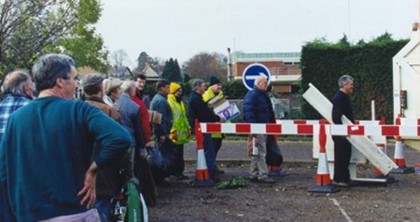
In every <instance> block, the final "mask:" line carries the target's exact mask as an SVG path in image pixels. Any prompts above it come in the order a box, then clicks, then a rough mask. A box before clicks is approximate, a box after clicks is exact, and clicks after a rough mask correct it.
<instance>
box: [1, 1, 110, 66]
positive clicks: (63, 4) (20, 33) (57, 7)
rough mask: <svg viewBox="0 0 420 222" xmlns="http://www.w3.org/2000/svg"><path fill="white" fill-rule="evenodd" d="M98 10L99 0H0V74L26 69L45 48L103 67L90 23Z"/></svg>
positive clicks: (100, 49)
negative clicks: (16, 69)
mask: <svg viewBox="0 0 420 222" xmlns="http://www.w3.org/2000/svg"><path fill="white" fill-rule="evenodd" d="M100 12H101V7H100V2H99V0H54V1H53V0H46V1H38V0H26V1H22V0H3V1H1V0H0V74H4V73H6V72H9V71H11V70H12V69H15V68H26V69H30V67H31V66H32V64H33V62H34V61H35V60H36V59H37V58H38V57H39V56H40V55H42V54H45V53H47V52H56V53H66V54H69V55H70V56H72V57H73V58H74V59H75V61H76V64H77V65H78V66H81V65H85V66H91V67H93V68H98V69H104V67H106V65H107V64H106V56H107V52H106V51H105V50H103V41H102V39H101V38H100V37H99V36H97V35H96V34H95V29H94V28H93V27H91V25H92V24H94V23H96V22H97V21H98V19H99V17H100Z"/></svg>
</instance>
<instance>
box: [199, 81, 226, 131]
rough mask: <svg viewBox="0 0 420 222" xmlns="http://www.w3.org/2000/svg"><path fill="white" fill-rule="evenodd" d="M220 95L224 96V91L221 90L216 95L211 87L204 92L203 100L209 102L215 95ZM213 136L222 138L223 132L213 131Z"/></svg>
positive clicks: (220, 96)
mask: <svg viewBox="0 0 420 222" xmlns="http://www.w3.org/2000/svg"><path fill="white" fill-rule="evenodd" d="M215 96H217V97H219V98H223V91H222V90H220V91H219V93H218V94H217V95H216V94H215V93H214V92H213V90H212V89H211V88H210V87H209V88H208V89H207V90H206V91H205V92H204V93H203V100H204V102H206V103H207V102H208V101H209V100H211V99H212V98H213V97H215ZM211 137H212V138H222V134H221V133H212V134H211Z"/></svg>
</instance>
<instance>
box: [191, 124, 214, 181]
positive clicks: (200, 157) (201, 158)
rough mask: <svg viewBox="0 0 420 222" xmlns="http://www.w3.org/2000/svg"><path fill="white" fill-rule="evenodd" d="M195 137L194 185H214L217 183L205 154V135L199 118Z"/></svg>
mask: <svg viewBox="0 0 420 222" xmlns="http://www.w3.org/2000/svg"><path fill="white" fill-rule="evenodd" d="M195 139H196V142H197V168H196V170H195V181H194V185H195V186H198V187H208V186H214V185H215V183H214V181H213V180H212V179H210V175H209V170H208V168H207V162H206V156H205V155H204V146H203V143H204V137H203V133H202V132H201V127H200V124H199V122H198V120H197V119H196V120H195Z"/></svg>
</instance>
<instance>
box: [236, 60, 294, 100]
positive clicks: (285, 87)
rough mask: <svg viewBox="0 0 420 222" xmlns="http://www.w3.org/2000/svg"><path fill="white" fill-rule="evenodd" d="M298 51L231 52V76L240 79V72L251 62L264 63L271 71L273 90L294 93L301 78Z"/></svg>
mask: <svg viewBox="0 0 420 222" xmlns="http://www.w3.org/2000/svg"><path fill="white" fill-rule="evenodd" d="M300 55H301V53H300V52H276V53H243V52H233V53H232V54H231V60H230V61H231V63H232V67H231V70H232V77H233V79H242V73H243V72H244V70H245V69H246V67H247V66H248V65H250V64H252V63H261V64H263V65H265V66H266V67H267V68H268V70H269V71H270V73H271V79H270V82H271V84H272V86H273V90H274V91H275V92H279V93H295V92H296V91H297V89H298V84H297V82H298V81H299V80H300V78H301V69H300V66H299V65H300Z"/></svg>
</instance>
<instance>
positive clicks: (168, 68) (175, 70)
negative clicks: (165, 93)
mask: <svg viewBox="0 0 420 222" xmlns="http://www.w3.org/2000/svg"><path fill="white" fill-rule="evenodd" d="M162 78H164V79H166V80H168V81H169V82H182V76H181V69H180V68H179V64H178V61H177V60H176V59H175V60H174V59H172V58H170V59H169V60H168V61H166V63H165V67H164V68H163V72H162Z"/></svg>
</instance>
